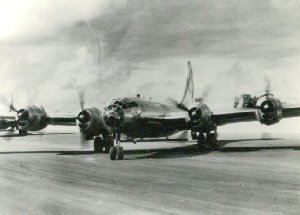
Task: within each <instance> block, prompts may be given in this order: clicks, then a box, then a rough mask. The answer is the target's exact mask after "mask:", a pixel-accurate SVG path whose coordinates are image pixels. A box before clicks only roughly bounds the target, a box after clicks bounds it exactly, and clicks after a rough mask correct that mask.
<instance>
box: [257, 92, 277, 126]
mask: <svg viewBox="0 0 300 215" xmlns="http://www.w3.org/2000/svg"><path fill="white" fill-rule="evenodd" d="M257 106H258V107H259V111H258V117H259V121H260V123H262V124H264V125H273V124H275V123H278V122H279V121H280V120H281V119H282V103H281V102H280V100H279V99H277V98H275V97H274V96H273V95H265V96H263V97H261V98H260V99H259V100H258V101H257Z"/></svg>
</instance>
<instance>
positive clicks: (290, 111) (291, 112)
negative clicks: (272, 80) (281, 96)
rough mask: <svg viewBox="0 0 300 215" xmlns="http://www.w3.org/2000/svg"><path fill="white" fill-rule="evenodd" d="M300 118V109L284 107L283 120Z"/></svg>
mask: <svg viewBox="0 0 300 215" xmlns="http://www.w3.org/2000/svg"><path fill="white" fill-rule="evenodd" d="M297 116H300V107H299V106H298V107H292V106H289V107H283V108H282V117H283V118H290V117H297Z"/></svg>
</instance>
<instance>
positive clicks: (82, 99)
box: [79, 89, 84, 110]
mask: <svg viewBox="0 0 300 215" xmlns="http://www.w3.org/2000/svg"><path fill="white" fill-rule="evenodd" d="M79 103H80V108H81V110H83V109H84V90H83V89H81V90H79Z"/></svg>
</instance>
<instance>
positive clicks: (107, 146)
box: [104, 140, 114, 153]
mask: <svg viewBox="0 0 300 215" xmlns="http://www.w3.org/2000/svg"><path fill="white" fill-rule="evenodd" d="M113 145H114V142H113V141H110V140H106V141H104V153H109V150H110V148H111V147H113Z"/></svg>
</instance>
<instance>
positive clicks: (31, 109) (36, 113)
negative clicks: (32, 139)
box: [17, 106, 48, 131]
mask: <svg viewBox="0 0 300 215" xmlns="http://www.w3.org/2000/svg"><path fill="white" fill-rule="evenodd" d="M47 125H48V121H47V114H46V111H45V110H44V108H42V107H37V106H28V107H26V108H24V109H20V110H18V112H17V126H18V129H20V130H27V131H39V130H42V129H44V128H46V127H47Z"/></svg>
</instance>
